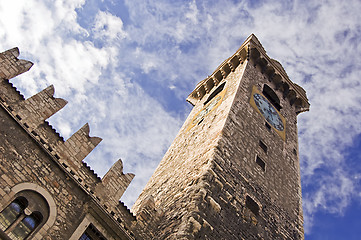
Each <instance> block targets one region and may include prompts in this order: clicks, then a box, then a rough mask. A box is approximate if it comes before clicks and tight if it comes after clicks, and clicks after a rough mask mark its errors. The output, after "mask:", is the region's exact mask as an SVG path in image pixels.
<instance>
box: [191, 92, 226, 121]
mask: <svg viewBox="0 0 361 240" xmlns="http://www.w3.org/2000/svg"><path fill="white" fill-rule="evenodd" d="M221 99H222V97H221V96H218V97H216V98H215V99H213V100H212V101H211V102H210V103H209V104H208V105H207V106H206V107H205V108H203V109H202V111H200V112H199V113H198V114H197V116H196V117H195V118H194V119H193V124H197V123H198V122H200V121H201V120H202V119H203V118H204V116H206V115H207V114H208V113H209V112H210V111H212V109H213V108H214V107H215V106H216V105H217V103H218V102H219V100H221Z"/></svg>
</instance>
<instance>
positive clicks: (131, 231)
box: [0, 35, 309, 240]
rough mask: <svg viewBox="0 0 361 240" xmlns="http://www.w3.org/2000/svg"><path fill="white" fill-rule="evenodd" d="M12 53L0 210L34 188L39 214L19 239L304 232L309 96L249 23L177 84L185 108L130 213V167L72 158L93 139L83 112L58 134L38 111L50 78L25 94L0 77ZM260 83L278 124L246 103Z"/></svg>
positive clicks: (3, 99)
mask: <svg viewBox="0 0 361 240" xmlns="http://www.w3.org/2000/svg"><path fill="white" fill-rule="evenodd" d="M18 55H19V51H18V49H17V48H14V49H11V50H9V51H6V52H4V53H1V54H0V140H1V141H0V211H2V210H3V209H4V208H5V207H6V206H8V204H9V203H11V201H13V200H14V199H15V197H17V196H18V195H19V194H20V193H22V194H25V195H22V196H27V197H28V198H33V200H34V199H37V202H38V204H37V205H36V204H35V205H34V206H36V207H37V208H39V209H41V208H44V211H46V214H45V215H44V216H46V218H45V219H44V222H43V223H42V224H43V225H41V226H39V227H38V228H37V229H36V230H35V232H33V233H32V235H31V236H30V237H29V238H28V239H47V240H49V239H71V240H78V239H79V237H80V236H81V234H83V232H84V231H86V229H87V228H88V227H89V226H93V227H95V228H96V229H97V231H98V233H99V235H102V236H103V237H105V238H106V239H114V240H118V239H247V240H251V239H303V238H304V234H303V218H302V205H301V199H302V198H301V185H300V168H299V161H298V143H297V125H296V124H297V114H299V113H300V112H304V111H307V110H308V108H309V103H308V100H307V97H306V93H305V91H304V90H303V89H302V88H301V87H300V86H298V85H296V84H294V83H292V81H291V80H289V78H288V76H287V74H286V72H285V70H284V69H283V67H282V66H281V64H280V63H278V62H277V61H276V60H273V59H270V58H269V57H268V56H267V55H266V52H265V50H264V49H263V47H262V45H261V44H260V42H259V41H258V40H257V38H256V37H255V36H254V35H251V36H250V37H249V38H248V39H247V40H246V41H245V43H243V44H242V46H241V47H240V48H239V49H238V50H237V52H236V53H235V54H234V55H233V56H231V57H230V58H228V59H226V60H225V61H224V62H223V63H222V64H221V65H220V66H219V67H218V68H217V69H216V70H215V71H214V72H213V73H212V74H211V76H209V77H207V78H206V79H204V80H202V81H201V82H200V83H199V84H198V85H197V86H196V88H195V90H194V91H193V92H192V93H191V94H190V95H189V96H188V98H187V101H189V102H190V103H191V104H193V105H194V108H193V110H192V112H191V113H190V115H189V117H188V118H187V120H186V121H185V123H184V125H183V126H182V128H181V130H180V131H179V133H178V135H177V137H176V138H175V140H174V142H173V143H172V145H171V146H170V148H169V150H168V151H167V153H166V154H165V156H164V158H163V160H162V161H161V162H160V164H159V166H158V168H157V169H156V171H155V173H154V174H153V176H152V177H151V179H150V180H149V182H148V184H147V185H146V187H145V188H144V190H143V192H142V193H141V195H140V196H139V198H138V200H137V202H136V203H135V205H134V206H133V212H134V213H135V214H136V216H134V215H133V214H132V213H131V212H130V211H129V210H128V208H127V207H126V206H125V205H124V204H123V203H122V202H120V201H119V198H120V197H121V196H122V194H123V193H124V191H125V190H126V188H127V187H128V185H129V184H130V182H131V180H132V179H133V178H134V174H130V173H126V174H124V173H123V163H122V161H121V160H118V161H117V162H116V163H115V164H114V165H113V166H112V167H111V169H110V170H109V171H108V173H107V174H106V175H105V176H104V177H103V179H100V178H99V177H98V176H97V175H96V174H95V173H94V171H93V170H91V169H90V167H89V166H87V165H86V164H85V163H84V162H83V161H82V160H83V159H84V158H85V157H86V156H87V155H88V154H89V153H90V152H91V151H92V150H93V149H94V148H95V147H96V146H97V145H98V144H99V143H100V141H101V139H100V138H98V137H90V136H89V131H90V130H89V126H88V124H85V125H84V126H83V127H82V128H81V129H79V130H78V131H77V132H76V133H74V134H73V135H72V136H71V137H70V138H69V139H67V140H66V141H64V139H63V138H62V137H61V136H60V135H59V134H58V133H57V132H56V130H55V129H53V128H52V126H50V125H49V123H48V122H46V119H47V118H48V117H50V116H51V115H52V114H54V113H56V112H57V111H58V110H60V109H61V108H62V107H64V106H65V104H66V101H65V100H63V99H59V98H54V97H53V95H54V88H53V87H52V86H50V87H48V88H47V89H45V90H43V91H42V92H40V93H38V94H36V95H34V96H33V97H31V98H29V99H24V97H23V96H22V95H21V94H20V93H19V92H18V91H17V90H16V88H15V87H13V86H12V84H11V83H10V82H9V81H8V79H10V78H12V77H14V76H17V75H19V74H21V73H23V72H25V71H27V70H29V68H30V67H31V66H32V63H30V62H28V61H25V60H19V59H18V58H17V57H18ZM265 84H267V85H268V86H269V87H270V88H271V89H273V91H274V92H275V94H276V95H277V97H278V98H279V99H280V105H281V106H282V109H281V110H280V114H281V115H282V116H283V117H284V118H285V121H286V124H285V132H283V131H282V132H280V131H277V130H276V129H275V128H273V127H271V126H270V125H269V124H268V126H267V124H266V119H265V118H264V117H263V116H262V115H261V114H260V111H259V110H258V109H257V107H256V106H255V105H254V104H253V103H252V93H253V91H254V89H258V90H257V91H258V92H259V93H261V92H262V89H263V88H264V86H265ZM284 136H285V137H284ZM260 142H262V144H261V145H264V146H261V145H260ZM266 148H267V150H265V149H266ZM257 157H258V158H259V159H261V160H259V159H258V158H257ZM257 159H258V160H257ZM257 161H258V162H257ZM20 190H22V191H20ZM40 202H41V204H40ZM27 211H30V210H29V209H27ZM4 231H5V230H4ZM4 231H2V230H0V238H4V239H6V240H7V237H6V235H7V234H9V232H10V230H9V229H8V230H7V232H6V231H5V232H4Z"/></svg>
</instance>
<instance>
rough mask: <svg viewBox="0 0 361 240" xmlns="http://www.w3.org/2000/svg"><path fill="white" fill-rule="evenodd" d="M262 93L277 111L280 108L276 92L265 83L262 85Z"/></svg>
mask: <svg viewBox="0 0 361 240" xmlns="http://www.w3.org/2000/svg"><path fill="white" fill-rule="evenodd" d="M262 93H263V95H264V96H265V97H266V98H267V99H268V100H269V101H270V102H271V103H272V105H273V106H274V107H275V108H276V109H277V110H278V111H279V110H281V108H282V107H281V104H280V99H279V98H278V96H277V94H276V93H275V92H274V91H273V90H272V88H270V87H269V86H268V85H267V84H265V85H264V86H263V91H262Z"/></svg>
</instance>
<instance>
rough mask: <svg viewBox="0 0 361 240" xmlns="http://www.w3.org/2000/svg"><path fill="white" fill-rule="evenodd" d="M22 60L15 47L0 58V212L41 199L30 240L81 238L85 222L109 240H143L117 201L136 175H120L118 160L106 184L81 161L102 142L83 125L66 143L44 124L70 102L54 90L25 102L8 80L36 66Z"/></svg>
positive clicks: (126, 210)
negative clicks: (17, 200) (38, 218)
mask: <svg viewBox="0 0 361 240" xmlns="http://www.w3.org/2000/svg"><path fill="white" fill-rule="evenodd" d="M18 55H19V51H18V49H17V48H15V49H12V50H9V51H6V52H4V53H1V54H0V94H1V95H0V140H1V141H0V211H2V210H3V209H4V208H5V207H6V206H8V205H9V204H10V203H11V202H12V201H13V200H14V199H15V197H17V196H18V194H21V196H25V195H26V196H28V198H29V199H30V200H31V198H33V200H34V201H36V202H39V201H38V200H36V197H38V196H41V199H45V203H44V204H43V205H42V206H43V208H44V213H45V214H44V216H46V217H45V218H44V219H43V222H42V225H41V226H40V227H39V228H37V229H36V230H35V231H34V232H33V233H32V234H31V235H30V237H28V238H27V239H79V237H80V235H81V234H82V233H83V232H84V231H85V228H86V227H87V226H88V225H89V223H87V224H88V225H84V226H83V227H85V228H84V229H83V228H81V227H80V226H81V224H82V223H83V222H84V220H85V219H91V220H92V221H91V222H90V223H91V224H93V226H95V228H96V229H97V230H99V231H100V232H101V234H102V235H103V236H104V237H105V238H106V239H114V240H117V239H135V238H136V237H137V236H138V238H139V239H142V238H143V239H145V237H143V235H144V236H147V235H146V234H145V233H143V232H142V229H135V230H136V232H133V230H131V228H133V227H134V226H136V225H137V223H136V219H135V217H134V216H133V215H132V214H131V213H130V211H129V210H128V209H127V207H126V206H125V205H124V204H123V203H122V202H120V201H119V198H117V197H120V196H121V194H120V192H124V191H125V189H126V188H127V186H128V185H129V183H130V181H131V180H132V178H133V177H134V175H132V174H123V172H122V171H121V172H117V171H120V170H122V167H121V166H122V162H121V160H119V161H118V162H117V163H116V164H115V166H114V167H113V168H112V169H111V170H110V172H109V173H108V174H107V177H106V178H105V179H104V180H105V181H102V180H101V179H100V178H99V177H97V176H96V174H95V173H94V171H92V170H91V169H90V168H89V167H88V166H87V165H86V164H85V163H83V162H82V160H83V159H84V158H85V156H86V155H88V154H89V153H90V152H91V151H92V150H93V149H94V148H95V146H96V145H97V144H98V143H99V142H100V141H101V139H100V138H97V137H89V126H88V125H87V124H85V125H84V127H82V128H81V129H80V130H79V131H78V132H76V133H75V134H74V135H73V136H72V137H70V138H69V139H68V140H67V141H65V142H64V140H63V138H62V137H61V136H60V135H59V134H58V133H57V132H56V131H55V130H54V129H53V128H52V127H51V126H50V125H49V124H48V123H47V122H46V121H45V120H46V119H47V118H48V117H50V116H51V115H52V114H54V113H55V112H57V111H58V110H59V109H61V108H62V107H64V105H65V104H66V101H65V100H63V99H59V98H54V97H53V94H54V88H53V87H52V86H50V87H48V88H47V89H45V90H43V91H42V92H40V93H38V94H36V95H34V96H32V97H30V98H29V99H26V100H25V99H24V97H23V96H22V95H21V94H20V93H19V92H18V91H17V90H16V88H15V87H13V86H12V84H11V83H10V82H9V81H8V79H9V78H11V77H14V76H17V75H18V74H20V73H22V72H25V71H27V70H29V68H30V67H31V66H32V64H31V63H30V62H28V61H25V60H19V59H17V57H18ZM97 186H101V187H97ZM19 189H20V190H19ZM117 189H118V191H116V190H117ZM120 189H121V190H120ZM96 190H97V191H96ZM112 191H114V192H112ZM95 192H96V193H95ZM113 193H114V194H113ZM107 194H113V195H112V201H108V199H107V198H106V197H105V196H106V195H107ZM116 198H117V199H116ZM30 203H32V202H31V201H30ZM26 212H29V210H26ZM87 221H88V220H87ZM87 221H85V222H87ZM0 232H1V231H0ZM7 234H9V233H7ZM77 234H78V235H77ZM0 236H1V237H2V238H6V237H4V232H1V234H0ZM74 236H75V238H74ZM6 239H7V238H6Z"/></svg>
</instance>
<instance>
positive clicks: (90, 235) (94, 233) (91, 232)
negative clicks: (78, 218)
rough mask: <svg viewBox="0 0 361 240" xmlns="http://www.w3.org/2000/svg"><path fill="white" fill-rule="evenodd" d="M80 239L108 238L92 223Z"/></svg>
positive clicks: (98, 239) (95, 239) (99, 239)
mask: <svg viewBox="0 0 361 240" xmlns="http://www.w3.org/2000/svg"><path fill="white" fill-rule="evenodd" d="M79 240H106V238H105V237H104V236H103V235H102V234H101V233H100V232H99V231H98V230H97V229H96V228H95V227H94V226H93V225H92V224H90V225H89V227H88V228H87V229H86V230H85V232H84V233H83V235H81V237H80V238H79Z"/></svg>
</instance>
